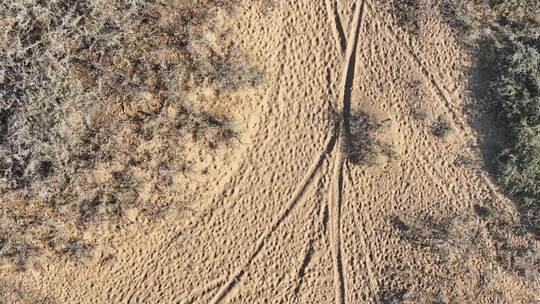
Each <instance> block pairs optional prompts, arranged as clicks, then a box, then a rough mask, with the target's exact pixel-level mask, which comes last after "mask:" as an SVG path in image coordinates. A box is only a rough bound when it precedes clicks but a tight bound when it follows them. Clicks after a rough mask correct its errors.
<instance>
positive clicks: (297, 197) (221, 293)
mask: <svg viewBox="0 0 540 304" xmlns="http://www.w3.org/2000/svg"><path fill="white" fill-rule="evenodd" d="M339 129H340V128H339V122H336V125H335V126H334V128H333V130H332V132H331V134H330V135H329V136H328V139H327V141H326V143H325V145H324V147H325V148H324V150H323V151H321V153H320V154H319V155H318V156H317V157H316V158H315V159H314V161H313V163H312V165H311V166H310V167H309V169H308V170H307V172H306V174H304V177H303V178H302V181H301V182H300V184H299V185H298V187H297V188H296V190H295V192H294V194H293V196H292V198H291V199H290V200H289V201H288V203H287V205H286V207H285V208H284V209H283V210H282V211H281V212H280V213H279V215H278V216H277V217H276V218H275V219H274V220H273V223H272V225H271V226H270V229H267V230H266V231H265V232H264V233H263V234H262V235H261V236H260V237H259V238H258V240H257V242H256V245H255V246H254V248H253V251H252V252H251V253H250V255H249V256H248V259H247V261H246V262H245V263H244V264H242V265H241V266H240V267H239V268H238V269H236V270H235V271H234V272H233V273H232V275H231V276H230V277H229V279H228V280H227V281H226V283H225V284H224V285H222V286H221V288H220V289H219V290H218V292H217V293H216V295H215V296H214V298H213V299H212V300H211V301H210V303H211V304H217V303H220V302H221V301H222V300H223V299H225V297H226V296H227V295H228V294H229V293H230V292H231V291H233V289H234V288H235V287H236V286H237V284H238V282H240V280H241V279H242V277H243V276H244V274H245V272H246V269H247V268H248V267H249V266H250V265H251V263H252V262H253V260H254V259H255V258H256V257H257V256H258V254H259V253H260V252H261V251H262V249H263V248H264V246H265V245H266V243H267V242H268V240H269V239H270V238H271V237H272V235H273V233H274V232H275V231H276V230H277V229H278V228H279V226H280V225H281V224H282V223H283V222H284V221H285V220H286V219H287V217H288V216H289V214H290V213H291V211H292V210H293V209H294V207H295V206H296V205H297V204H298V202H300V201H301V200H302V199H303V198H304V194H305V192H306V190H307V188H308V186H309V185H311V184H312V182H313V180H314V177H315V175H316V173H317V172H318V171H319V169H320V167H321V166H322V164H323V162H324V160H325V159H326V157H327V155H329V154H331V153H332V151H333V150H334V148H335V146H336V142H337V140H338V136H339Z"/></svg>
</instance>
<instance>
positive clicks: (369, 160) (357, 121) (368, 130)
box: [346, 112, 395, 165]
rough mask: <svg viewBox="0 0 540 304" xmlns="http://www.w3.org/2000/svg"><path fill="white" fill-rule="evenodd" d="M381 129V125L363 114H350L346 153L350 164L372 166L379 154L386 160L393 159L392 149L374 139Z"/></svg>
mask: <svg viewBox="0 0 540 304" xmlns="http://www.w3.org/2000/svg"><path fill="white" fill-rule="evenodd" d="M381 128H383V124H382V123H380V122H377V121H376V120H375V119H374V117H372V116H371V115H369V114H367V113H365V112H353V113H351V114H350V118H349V134H348V135H349V138H348V143H347V145H346V153H347V156H348V159H349V161H350V162H351V163H352V164H355V165H372V164H374V163H375V161H376V159H377V156H378V155H380V154H383V155H385V156H387V157H388V158H394V157H395V152H394V150H393V147H392V146H391V145H389V144H387V143H385V142H382V141H380V140H378V139H377V138H376V137H375V135H376V133H377V132H379V131H380V130H381Z"/></svg>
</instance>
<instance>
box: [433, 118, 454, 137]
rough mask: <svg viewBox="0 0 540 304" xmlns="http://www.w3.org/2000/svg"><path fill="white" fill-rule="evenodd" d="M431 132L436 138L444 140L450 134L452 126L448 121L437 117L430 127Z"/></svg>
mask: <svg viewBox="0 0 540 304" xmlns="http://www.w3.org/2000/svg"><path fill="white" fill-rule="evenodd" d="M431 132H432V133H433V135H435V136H437V137H441V138H446V137H447V136H448V135H449V134H450V133H451V132H452V125H451V124H450V122H449V121H448V120H446V119H444V118H442V117H439V119H437V121H436V122H435V123H433V126H431Z"/></svg>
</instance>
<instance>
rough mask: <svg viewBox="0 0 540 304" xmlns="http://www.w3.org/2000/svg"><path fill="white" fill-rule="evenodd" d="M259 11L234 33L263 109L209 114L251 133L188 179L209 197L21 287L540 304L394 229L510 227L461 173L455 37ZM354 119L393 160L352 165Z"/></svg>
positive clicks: (198, 296) (134, 295)
mask: <svg viewBox="0 0 540 304" xmlns="http://www.w3.org/2000/svg"><path fill="white" fill-rule="evenodd" d="M261 11H263V10H261V8H260V7H258V6H257V5H255V4H251V3H250V1H246V2H245V3H244V7H243V8H242V9H241V10H240V12H239V13H238V16H237V18H236V19H234V20H228V21H227V22H231V23H233V24H234V25H235V31H234V35H235V37H236V38H237V39H238V41H237V43H238V44H239V45H240V46H241V47H242V49H243V50H244V51H246V52H248V54H250V56H251V57H252V59H253V61H254V62H258V63H259V65H260V66H261V67H263V68H264V70H265V71H266V73H267V76H266V81H265V83H266V85H265V88H264V97H260V96H258V95H256V94H254V95H252V96H251V97H249V96H248V97H246V96H239V97H238V99H237V103H236V104H235V102H230V103H229V101H223V102H221V101H219V102H215V103H211V107H215V108H220V111H227V112H229V113H231V114H233V115H235V116H236V117H235V118H237V119H239V121H241V122H242V123H243V124H244V126H243V127H242V129H243V130H244V137H243V138H242V139H241V144H239V146H238V148H237V149H236V151H235V152H234V154H233V155H231V156H229V157H228V158H227V160H224V161H222V162H220V163H217V164H216V165H215V166H216V170H215V171H214V172H213V173H212V174H211V175H209V176H208V177H206V178H204V179H201V180H195V179H194V180H193V181H190V183H192V184H191V185H192V186H194V187H196V186H198V185H200V186H201V187H205V189H206V191H205V192H203V193H205V195H204V196H203V197H199V198H198V200H197V201H194V203H193V208H192V210H191V211H189V212H180V213H179V214H175V215H170V216H168V217H166V218H164V219H163V220H161V221H160V222H159V223H155V224H153V225H147V224H145V223H143V222H141V219H140V217H137V215H133V216H132V217H133V222H132V223H131V225H128V226H127V227H123V228H122V229H115V230H110V231H104V232H103V233H104V234H106V235H107V236H106V237H103V239H102V244H103V246H102V247H103V248H102V250H97V253H96V256H95V257H94V258H93V259H92V260H91V261H88V262H86V263H84V264H74V263H65V262H61V261H59V262H53V263H47V264H42V267H38V268H35V269H33V270H29V271H28V272H27V273H24V274H20V277H19V278H17V279H16V281H19V282H22V284H23V285H24V286H25V287H26V288H30V289H33V290H36V292H39V293H41V294H46V295H50V296H51V297H52V298H54V299H56V300H57V302H58V303H268V302H279V303H379V302H385V301H386V302H388V301H397V302H399V301H409V302H411V303H424V302H427V301H431V300H437V299H443V300H447V301H450V302H451V301H460V303H493V302H495V301H501V302H503V303H520V302H526V301H528V300H538V298H537V297H538V294H539V290H540V289H538V278H536V281H534V280H533V282H530V281H527V280H526V279H525V278H521V277H518V276H515V275H513V274H509V273H507V272H505V271H504V269H502V268H501V267H499V266H497V264H489V263H486V262H485V261H484V260H482V259H481V258H478V259H473V260H468V261H469V264H470V265H467V267H468V268H467V269H471V270H472V272H473V273H472V274H471V273H468V274H467V275H464V274H463V273H462V269H459V267H456V264H452V265H453V266H452V267H450V266H448V265H449V264H445V263H441V258H440V257H439V256H437V255H434V254H431V253H430V252H429V251H428V250H424V249H422V248H418V247H417V246H414V244H410V243H407V242H405V241H404V240H403V239H402V238H400V236H399V233H398V232H397V230H398V229H396V228H395V222H394V224H392V223H393V222H392V219H395V218H396V217H399V218H404V219H406V218H415V219H419V218H422V216H424V215H429V216H431V217H433V218H436V219H437V218H447V217H450V216H453V215H460V214H469V213H471V212H472V210H473V206H474V205H475V204H478V203H480V202H485V201H490V202H491V204H492V205H494V206H497V208H498V209H500V210H502V211H500V212H502V213H504V214H508V216H510V217H511V216H512V214H514V210H513V207H512V204H511V202H510V201H508V200H507V199H506V198H504V197H503V196H502V195H501V194H499V192H498V189H497V188H496V187H495V186H494V185H493V184H492V182H491V181H490V179H489V178H488V175H487V173H486V172H484V171H483V170H482V168H481V167H480V166H472V167H470V166H469V167H465V166H460V165H459V164H458V162H456V160H457V159H459V158H460V157H461V156H463V155H476V154H477V152H478V151H476V150H475V146H476V145H477V144H478V138H477V137H476V135H475V132H474V130H472V129H471V128H470V127H469V124H468V123H467V118H466V117H465V115H464V111H463V107H464V106H465V104H466V102H467V101H468V94H467V89H466V86H467V74H466V73H465V70H464V68H462V67H463V66H464V65H466V64H468V63H469V62H470V60H469V58H468V57H467V56H466V55H465V54H464V53H463V52H462V51H461V50H460V48H459V47H458V44H457V43H456V42H455V41H454V39H453V38H452V37H453V36H452V34H451V32H450V29H448V28H447V27H445V26H443V25H442V24H440V23H439V22H438V21H437V20H435V19H434V20H428V21H426V22H427V24H425V25H424V26H425V27H428V28H429V31H424V36H422V37H411V36H409V35H408V34H406V33H404V32H402V31H400V30H399V29H398V28H397V27H396V26H395V24H394V23H392V21H391V20H392V18H391V16H389V15H388V14H387V13H386V12H385V10H384V9H382V8H380V7H379V5H378V2H375V1H365V2H363V1H334V0H325V1H308V0H299V1H290V2H289V3H285V2H277V3H276V5H275V7H274V8H273V10H271V11H269V12H267V13H261ZM209 94H210V95H211V92H210V93H209ZM354 110H362V111H365V112H367V113H369V114H371V115H373V116H374V117H375V118H376V119H378V120H381V121H387V122H386V124H387V125H388V126H387V127H386V129H385V131H383V133H382V134H381V135H380V138H379V139H380V140H381V141H384V142H387V143H388V144H391V145H393V146H394V149H395V152H396V154H397V157H396V158H395V159H394V160H382V161H379V162H377V164H376V165H374V166H372V167H365V166H353V165H351V164H350V163H348V162H347V159H346V158H347V157H346V153H345V152H346V148H344V147H346V145H347V140H348V132H349V130H348V123H349V122H348V120H349V118H350V111H354ZM418 114H422V115H420V116H419V115H418ZM419 117H421V118H422V119H419ZM439 117H444V118H445V119H447V120H448V121H449V122H450V123H451V125H452V126H453V132H452V133H451V134H450V135H449V137H448V138H447V139H446V140H443V139H438V138H436V137H434V136H433V135H432V129H431V127H432V125H433V123H434V122H435V121H436V120H437V119H438V118H439ZM218 167H219V168H218ZM199 200H200V201H199ZM468 223H469V222H468ZM468 225H472V226H470V227H472V228H470V229H480V228H478V227H480V226H481V223H480V220H474V221H472V222H471V223H469V224H468ZM398 226H399V225H398ZM150 227H152V228H150ZM488 250H495V249H493V248H491V249H490V248H488ZM458 265H459V264H458ZM486 286H487V287H486ZM501 294H502V296H501ZM415 301H416V302H415Z"/></svg>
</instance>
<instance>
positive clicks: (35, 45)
mask: <svg viewBox="0 0 540 304" xmlns="http://www.w3.org/2000/svg"><path fill="white" fill-rule="evenodd" d="M234 5H235V1H219V0H212V1H195V0H193V1H150V0H136V1H132V0H112V1H105V0H81V1H68V0H53V1H39V0H17V1H4V2H2V3H0V208H2V211H4V212H3V213H2V217H1V218H0V221H2V222H3V223H8V222H13V225H18V224H17V223H16V222H15V221H12V219H13V218H14V217H16V216H17V217H18V216H23V217H27V216H28V212H29V211H28V210H27V209H32V210H40V211H41V213H42V214H43V215H40V214H39V213H38V214H33V215H32V216H28V217H29V224H28V225H29V226H32V225H38V226H39V225H44V223H45V222H46V221H47V220H49V219H50V218H53V221H56V222H55V223H54V225H49V226H52V227H53V228H51V229H48V230H52V231H53V232H51V233H50V235H49V236H47V237H49V238H50V239H49V240H48V241H46V242H41V241H38V240H36V239H35V238H34V236H32V235H30V233H29V232H27V230H23V229H20V228H17V227H15V228H14V227H13V226H11V227H9V226H6V225H4V226H6V227H5V228H6V229H8V228H9V229H12V230H13V229H14V231H12V232H10V233H8V232H6V233H5V234H2V235H3V236H4V238H6V240H4V241H3V245H2V248H4V249H0V253H1V254H0V256H5V257H6V258H7V259H11V258H10V256H11V255H12V252H13V248H21V250H20V251H21V254H22V253H23V251H30V252H32V251H33V250H30V249H28V248H42V249H43V248H44V247H45V248H48V246H53V247H55V246H56V247H55V248H52V249H50V250H51V251H53V252H55V253H58V254H64V255H66V254H67V255H70V256H74V257H82V256H85V255H86V251H87V250H88V249H89V245H88V244H85V243H81V242H79V241H77V240H76V239H74V238H76V237H78V236H77V235H78V233H77V232H76V230H77V229H71V228H73V227H84V226H85V225H87V224H90V223H92V222H95V221H100V220H109V219H112V220H114V219H117V218H119V217H121V216H122V214H123V212H124V211H125V210H126V209H128V208H133V207H136V208H141V209H152V210H153V209H160V208H163V207H164V206H166V205H168V204H172V203H175V202H174V197H175V194H176V193H175V192H174V191H176V190H175V189H176V188H178V187H176V184H175V183H178V182H179V181H178V179H176V178H175V177H176V176H177V175H185V174H186V173H187V172H188V171H189V170H190V168H191V166H192V162H193V160H192V159H189V158H188V157H187V156H186V152H185V151H184V149H183V147H184V146H185V145H187V144H189V145H190V146H196V147H198V148H199V149H201V150H205V149H206V150H209V149H210V150H214V149H217V148H219V147H225V146H230V145H231V144H232V143H234V140H235V138H236V137H237V135H238V134H237V132H238V131H237V130H236V129H235V124H234V122H232V121H231V120H230V119H229V118H228V117H225V116H223V115H221V114H219V113H210V112H208V111H206V110H204V109H203V107H201V106H198V105H197V102H194V100H196V99H198V98H199V97H198V96H202V95H203V93H204V94H206V95H208V92H210V94H209V95H211V96H214V97H215V98H219V97H220V96H224V95H227V94H230V93H232V92H235V91H237V90H239V89H242V88H243V87H248V86H254V85H257V84H258V83H260V82H261V80H262V78H261V74H260V72H259V71H257V70H256V69H254V68H253V67H251V66H250V65H249V64H248V63H247V62H245V60H244V59H243V57H242V56H241V54H239V52H238V51H237V50H236V49H235V48H234V45H233V44H232V42H231V41H229V40H228V38H227V35H226V34H227V33H226V29H223V28H222V27H221V26H218V25H215V20H216V18H215V17H216V16H217V14H218V12H219V11H222V12H229V13H232V9H233V7H234ZM206 95H205V96H206ZM201 98H202V97H201ZM199 99H200V98H199ZM142 192H144V195H142V194H141V193H142ZM44 211H47V212H48V215H47V217H46V216H44V214H45V213H47V212H44ZM30 218H31V221H30ZM66 223H67V224H66ZM64 225H69V226H70V229H67V231H66V229H64V228H65V227H63V226H64ZM49 228H50V227H49ZM10 244H11V245H10ZM24 244H28V246H26V245H24ZM8 245H9V246H8ZM23 245H24V246H23ZM6 246H7V247H6ZM23 249H24V250H23ZM15 251H16V250H15ZM24 256H25V255H24V254H23V256H22V257H21V259H22V260H27V259H26V258H25V257H24Z"/></svg>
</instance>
